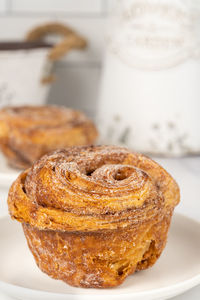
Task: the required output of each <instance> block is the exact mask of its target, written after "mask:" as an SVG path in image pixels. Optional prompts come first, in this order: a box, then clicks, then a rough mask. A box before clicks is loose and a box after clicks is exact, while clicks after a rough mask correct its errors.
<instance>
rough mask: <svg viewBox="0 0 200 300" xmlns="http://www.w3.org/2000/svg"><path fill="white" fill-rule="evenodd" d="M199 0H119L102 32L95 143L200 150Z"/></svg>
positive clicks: (167, 151) (154, 150) (157, 150)
mask: <svg viewBox="0 0 200 300" xmlns="http://www.w3.org/2000/svg"><path fill="white" fill-rule="evenodd" d="M199 2H200V1H199ZM199 2H198V1H195V0H193V1H189V0H162V1H160V0H148V1H147V0H124V1H122V0H121V1H118V6H117V9H116V10H115V13H114V14H113V16H112V17H111V21H110V30H109V32H108V35H107V39H106V40H107V50H106V57H105V62H104V70H103V78H102V86H101V93H100V99H99V107H98V116H97V117H98V123H99V129H100V133H101V136H102V140H101V142H103V143H112V144H113V143H114V144H125V145H127V146H128V147H131V148H132V149H134V150H136V151H140V152H145V153H151V154H161V155H166V156H177V155H186V154H197V153H200V117H199V114H200V39H199V37H200V30H198V29H199V28H200V26H199V24H198V18H199V19H200V17H199V16H200V14H199V4H200V3H199ZM191 4H192V5H191Z"/></svg>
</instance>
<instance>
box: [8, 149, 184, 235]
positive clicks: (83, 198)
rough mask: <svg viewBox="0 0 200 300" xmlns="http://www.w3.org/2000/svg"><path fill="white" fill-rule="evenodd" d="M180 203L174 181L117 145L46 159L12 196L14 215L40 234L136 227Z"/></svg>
mask: <svg viewBox="0 0 200 300" xmlns="http://www.w3.org/2000/svg"><path fill="white" fill-rule="evenodd" d="M178 202H179V189H178V186H177V184H176V182H175V181H174V180H173V178H172V177H171V176H170V175H169V174H168V173H167V172H166V171H165V170H164V169H163V168H162V167H160V166H159V165H158V164H157V163H155V162H154V161H152V160H151V159H150V158H148V157H145V156H143V155H141V154H137V153H132V152H129V151H128V150H127V149H125V148H120V147H114V146H96V147H94V146H90V147H87V146H86V147H73V148H70V149H68V150H67V149H66V150H59V151H56V152H54V153H52V154H50V155H46V156H44V157H43V158H41V159H40V160H39V161H38V162H36V163H35V164H34V166H33V167H32V169H31V170H27V171H25V172H24V173H22V174H21V175H20V176H19V177H18V179H17V180H16V182H15V183H14V184H13V186H12V188H11V190H10V194H9V200H8V203H9V209H10V213H11V215H12V216H13V217H14V218H16V219H18V220H19V221H21V222H25V223H28V224H30V225H31V226H34V227H37V228H39V229H51V230H55V229H56V230H61V231H66V230H67V231H99V230H104V229H106V230H113V229H118V228H126V227H129V226H132V225H134V226H136V225H137V224H141V223H143V222H149V221H151V220H152V219H153V218H155V217H156V216H158V215H162V214H164V213H167V210H171V209H173V208H174V206H175V205H177V204H178Z"/></svg>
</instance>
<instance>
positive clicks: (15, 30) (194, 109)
mask: <svg viewBox="0 0 200 300" xmlns="http://www.w3.org/2000/svg"><path fill="white" fill-rule="evenodd" d="M118 3H122V6H120V7H119V10H114V8H113V7H114V6H115V5H116V4H118ZM152 3H153V6H151V5H152ZM149 5H150V6H149ZM163 5H164V6H163ZM113 12H115V17H116V19H115V20H111V19H112V18H111V17H110V15H111V13H113ZM108 19H109V22H107V20H108ZM110 21H112V22H110ZM57 22H59V23H61V24H63V25H66V26H70V27H71V28H72V29H73V31H75V32H76V33H78V34H79V35H80V36H82V37H83V38H85V40H86V41H87V43H88V45H87V47H86V48H85V49H81V50H77V49H72V51H69V52H68V51H66V52H67V53H66V55H63V56H62V57H59V59H55V60H53V61H51V63H50V64H47V65H46V62H45V60H46V56H45V58H44V57H43V56H41V59H42V61H41V66H40V65H39V63H40V62H39V61H36V60H34V59H35V57H36V56H35V54H34V55H33V57H31V55H30V61H29V60H28V59H27V56H26V54H27V53H25V55H24V53H22V56H20V57H18V56H16V57H15V55H13V54H11V55H10V54H9V55H10V56H9V55H7V54H6V52H5V51H0V107H2V106H4V105H15V104H17V105H18V104H24V103H27V104H30V105H34V104H43V103H47V104H56V105H64V106H68V107H71V108H75V109H78V110H81V111H83V112H85V113H86V114H87V115H88V116H89V117H90V118H91V119H93V120H94V121H95V122H96V123H97V125H98V127H99V128H100V133H101V138H100V142H102V143H113V144H123V145H126V146H128V147H130V148H131V149H134V150H137V151H141V152H144V153H148V154H150V155H151V156H152V157H153V158H154V159H155V160H156V161H158V162H159V163H161V164H162V165H163V167H165V168H166V169H167V170H168V171H169V172H170V173H171V174H172V175H173V177H174V178H175V179H176V180H177V182H178V184H179V185H180V188H181V197H182V199H181V203H180V205H179V206H178V207H177V211H178V212H181V213H183V214H185V215H187V216H189V217H192V218H194V219H196V220H198V221H200V213H199V211H200V196H199V191H198V190H199V183H200V118H199V112H200V100H199V99H200V25H199V24H200V0H199V1H198V0H160V1H156V0H141V1H137V0H124V1H123V0H121V1H118V0H0V44H1V41H4V42H5V41H23V40H24V39H25V36H26V35H27V33H28V32H29V31H30V30H32V29H34V28H36V27H37V26H38V25H45V24H47V23H52V24H55V23H57ZM120 22H121V23H120ZM111 23H112V25H111ZM130 30H132V31H131V32H132V33H131V34H133V35H131V36H130ZM47 33H48V32H47ZM58 35H59V34H58ZM149 37H150V38H149ZM60 39H62V34H61V37H58V36H57V34H55V33H54V34H53V37H51V38H49V40H48V41H49V42H50V43H53V44H55V43H57V42H59V41H60ZM129 45H131V47H133V48H131V47H129ZM108 48H109V51H108ZM132 49H134V50H135V52H134V51H133V53H134V54H135V56H132V53H130V51H132ZM0 50H1V45H0ZM4 50H5V49H4ZM13 52H15V51H13ZM22 52H23V51H22ZM30 52H31V51H30ZM23 55H24V56H23ZM45 55H46V54H45ZM23 57H26V58H23ZM26 59H27V60H26ZM52 62H53V65H52ZM149 62H150V63H149ZM37 63H38V65H37ZM13 67H14V69H13ZM27 69H28V70H27ZM36 69H38V70H39V71H40V72H39V73H38V74H36V73H37V72H36ZM40 69H41V70H40ZM13 70H14V71H13ZM34 74H35V75H34ZM51 74H53V79H52V78H51V77H48V76H49V75H51ZM18 75H19V76H18ZM32 75H34V76H35V77H34V79H33V77H31V76H32ZM44 76H45V78H47V79H48V78H50V79H49V82H48V80H47V82H46V83H41V79H42V78H43V77H44ZM18 79H20V80H21V83H20V80H19V83H18ZM28 82H29V83H33V84H32V85H30V86H29V85H28ZM37 89H38V90H37ZM42 89H45V92H44V91H42ZM29 95H30V96H29ZM18 102H19V103H18ZM104 133H106V135H105V136H104ZM1 164H2V166H3V163H1ZM2 166H1V168H0V169H1V170H0V172H1V176H2V177H1V178H3V177H4V175H6V172H7V177H9V170H8V171H6V172H5V171H4V169H3V168H4V167H5V170H6V165H5V166H3V167H2ZM2 170H3V171H2ZM14 176H16V174H14ZM6 180H7V179H6ZM6 180H5V181H6ZM0 186H1V196H0V197H1V198H2V199H3V200H2V199H1V200H2V201H1V202H0V210H2V211H4V212H5V211H7V206H6V198H7V192H8V186H7V185H6V184H5V182H3V180H2V181H1V182H0ZM199 295H200V288H196V289H195V290H193V291H190V292H188V293H187V295H185V297H184V296H183V297H182V296H180V297H178V298H176V299H181V300H182V299H184V300H185V299H199Z"/></svg>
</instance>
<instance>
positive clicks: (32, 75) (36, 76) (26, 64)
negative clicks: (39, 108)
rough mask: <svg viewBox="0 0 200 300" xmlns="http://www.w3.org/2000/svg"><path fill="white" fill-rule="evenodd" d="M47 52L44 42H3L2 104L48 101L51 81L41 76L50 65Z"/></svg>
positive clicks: (0, 60) (0, 46)
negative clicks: (44, 79) (44, 80)
mask: <svg viewBox="0 0 200 300" xmlns="http://www.w3.org/2000/svg"><path fill="white" fill-rule="evenodd" d="M48 52H49V47H48V46H47V45H45V44H43V45H42V43H38V44H37V43H25V42H9V43H2V42H1V43H0V107H4V106H7V105H25V104H29V105H42V104H44V103H45V102H46V99H47V94H48V91H49V87H50V85H49V84H43V83H42V78H43V77H44V76H45V74H46V72H47V67H49V65H51V63H50V62H49V61H48V60H47V54H48Z"/></svg>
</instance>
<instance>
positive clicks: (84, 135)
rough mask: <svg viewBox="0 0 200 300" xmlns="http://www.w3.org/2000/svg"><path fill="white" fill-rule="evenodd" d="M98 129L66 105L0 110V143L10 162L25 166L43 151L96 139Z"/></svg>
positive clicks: (20, 166) (16, 165)
mask: <svg viewBox="0 0 200 300" xmlns="http://www.w3.org/2000/svg"><path fill="white" fill-rule="evenodd" d="M96 137H97V130H96V128H95V126H94V124H93V123H92V122H91V121H89V120H88V119H87V118H86V117H85V116H84V115H83V114H82V113H80V112H78V111H74V110H71V109H68V108H65V107H56V106H22V107H7V108H4V109H2V110H0V147H1V150H2V152H3V153H4V154H5V156H6V157H7V158H8V162H9V164H10V165H12V166H14V167H17V168H22V169H25V168H28V167H29V166H31V164H32V163H33V162H34V161H35V160H36V159H38V158H40V157H41V156H42V155H44V154H45V153H47V152H49V151H52V150H56V149H58V148H65V147H67V146H74V145H87V144H91V143H93V142H94V141H95V139H96Z"/></svg>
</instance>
